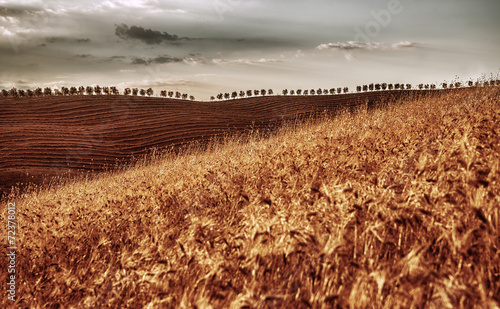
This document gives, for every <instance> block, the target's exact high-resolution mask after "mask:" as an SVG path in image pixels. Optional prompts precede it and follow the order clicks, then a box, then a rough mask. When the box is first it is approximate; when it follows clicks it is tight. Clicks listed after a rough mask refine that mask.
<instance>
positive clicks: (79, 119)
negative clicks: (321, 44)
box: [0, 91, 411, 193]
mask: <svg viewBox="0 0 500 309" xmlns="http://www.w3.org/2000/svg"><path fill="white" fill-rule="evenodd" d="M409 93H411V92H408V91H400V92H374V93H362V94H349V95H336V96H330V95H327V96H269V97H254V98H247V99H239V100H229V101H224V102H192V101H185V100H175V99H163V98H149V97H137V96H135V97H134V96H63V97H54V96H50V97H37V98H22V99H13V98H2V99H0V131H1V132H2V134H1V135H0V193H1V192H3V193H7V192H10V188H11V187H12V186H14V185H16V184H18V183H19V184H20V183H23V184H24V185H25V184H27V183H28V182H33V183H35V184H41V183H43V182H44V181H45V182H47V181H49V180H50V177H51V176H58V175H63V174H72V175H74V174H75V173H79V174H81V173H82V172H88V171H102V170H105V169H109V168H114V167H115V165H116V164H117V162H122V163H124V162H127V161H130V160H131V159H132V157H134V156H135V157H137V156H141V155H143V154H145V153H146V152H148V150H149V149H151V148H153V147H157V148H164V147H174V148H178V147H180V146H181V145H184V144H186V143H189V142H191V141H199V142H206V141H208V140H210V138H212V137H213V136H214V135H221V134H235V133H238V132H243V131H245V130H250V128H251V127H252V126H253V127H254V129H260V130H264V131H273V130H275V128H276V126H278V125H279V123H280V122H281V121H283V120H287V119H288V120H289V119H292V118H294V117H296V116H297V115H305V114H310V113H315V112H320V111H321V112H322V111H324V110H328V111H332V110H335V109H337V108H339V107H340V106H343V107H349V106H357V105H359V104H364V103H366V102H368V103H369V104H375V103H379V102H384V101H388V100H391V98H392V97H394V96H399V97H401V96H405V95H408V94H409Z"/></svg>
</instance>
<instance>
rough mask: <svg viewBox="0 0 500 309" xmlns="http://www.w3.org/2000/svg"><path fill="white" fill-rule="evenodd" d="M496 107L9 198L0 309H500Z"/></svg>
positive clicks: (158, 162) (431, 101)
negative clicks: (8, 288) (9, 265)
mask: <svg viewBox="0 0 500 309" xmlns="http://www.w3.org/2000/svg"><path fill="white" fill-rule="evenodd" d="M499 97H500V90H499V88H498V87H491V88H478V89H475V88H474V89H465V90H463V91H452V92H448V93H443V94H442V95H440V96H437V97H432V98H430V97H427V98H420V99H415V100H407V101H405V102H402V103H399V104H391V105H389V106H387V107H383V108H379V109H372V110H366V109H360V110H358V111H357V112H356V113H350V112H346V113H342V114H340V115H337V116H336V117H334V118H327V117H325V118H324V119H319V120H316V121H310V122H306V123H303V124H302V125H298V127H297V128H295V129H293V128H287V129H284V130H283V131H281V132H278V134H277V135H276V136H273V137H270V138H268V139H259V138H256V139H254V140H251V141H250V142H246V143H242V142H238V141H229V142H227V143H225V144H219V145H212V147H210V148H209V149H208V150H206V151H199V152H194V153H186V154H184V155H182V156H171V155H166V156H165V157H160V158H156V159H155V160H153V162H152V163H150V165H145V166H141V165H138V166H137V167H135V168H131V169H129V170H127V171H123V172H115V173H105V174H101V176H99V177H96V178H95V179H88V180H84V181H80V182H75V183H70V184H67V185H65V186H63V187H60V188H53V189H51V190H48V191H41V192H38V193H36V194H35V193H32V194H29V195H24V196H20V197H17V198H14V197H11V200H10V201H11V202H16V205H17V211H18V218H19V219H18V220H19V221H18V223H19V236H18V256H17V258H18V259H17V265H18V275H19V277H18V278H19V280H20V281H19V282H20V284H19V286H18V291H17V293H18V296H19V298H18V300H17V302H16V303H15V304H10V303H7V300H6V298H5V297H4V298H1V299H0V306H1V307H5V306H4V305H12V307H46V308H59V307H60V306H64V307H79V308H80V307H81V308H97V307H106V306H109V307H112V308H127V307H129V308H148V307H149V308H332V307H334V308H335V307H338V308H370V307H373V308H417V307H418V308H422V307H425V308H474V307H476V308H498V307H499V306H500V254H499V248H500V210H499V205H500V135H499V134H498V133H500V125H499V124H500V100H499ZM131 134H132V133H131ZM3 206H4V204H2V214H1V216H0V218H1V222H0V224H1V225H2V226H6V225H7V224H6V222H5V220H6V218H5V214H6V211H5V207H3ZM1 254H2V255H3V254H5V249H4V248H3V247H2V252H1ZM5 276H6V271H2V272H0V281H2V282H6V277H5ZM2 303H3V304H2Z"/></svg>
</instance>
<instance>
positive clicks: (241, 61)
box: [212, 58, 283, 65]
mask: <svg viewBox="0 0 500 309" xmlns="http://www.w3.org/2000/svg"><path fill="white" fill-rule="evenodd" d="M276 62H283V60H281V59H268V58H261V59H258V60H251V59H233V60H229V59H213V60H212V63H214V64H217V65H227V64H244V65H255V64H265V63H276Z"/></svg>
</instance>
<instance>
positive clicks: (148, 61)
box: [132, 56, 184, 65]
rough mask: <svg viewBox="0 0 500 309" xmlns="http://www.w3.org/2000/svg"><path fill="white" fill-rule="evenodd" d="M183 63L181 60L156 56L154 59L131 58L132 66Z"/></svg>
mask: <svg viewBox="0 0 500 309" xmlns="http://www.w3.org/2000/svg"><path fill="white" fill-rule="evenodd" d="M182 61H184V59H183V58H178V57H170V56H158V57H155V58H133V59H132V64H142V65H148V64H151V63H156V64H165V63H178V62H182Z"/></svg>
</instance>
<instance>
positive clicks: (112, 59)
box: [104, 56, 127, 62]
mask: <svg viewBox="0 0 500 309" xmlns="http://www.w3.org/2000/svg"><path fill="white" fill-rule="evenodd" d="M125 58H127V57H125V56H111V57H109V58H107V59H106V60H104V62H111V61H120V60H122V59H125Z"/></svg>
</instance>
